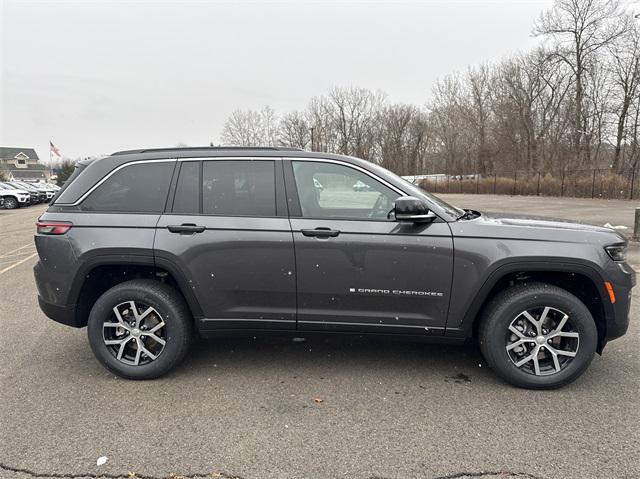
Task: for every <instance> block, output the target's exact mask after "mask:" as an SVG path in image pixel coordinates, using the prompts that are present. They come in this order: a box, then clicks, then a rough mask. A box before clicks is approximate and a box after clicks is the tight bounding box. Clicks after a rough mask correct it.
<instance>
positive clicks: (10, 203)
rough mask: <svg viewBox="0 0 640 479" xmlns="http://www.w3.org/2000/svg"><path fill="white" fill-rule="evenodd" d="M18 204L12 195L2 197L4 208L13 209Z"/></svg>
mask: <svg viewBox="0 0 640 479" xmlns="http://www.w3.org/2000/svg"><path fill="white" fill-rule="evenodd" d="M18 206H20V204H19V203H18V200H16V199H15V198H13V197H12V196H9V197H7V198H5V199H4V207H5V208H6V209H8V210H13V209H16V208H17V207H18Z"/></svg>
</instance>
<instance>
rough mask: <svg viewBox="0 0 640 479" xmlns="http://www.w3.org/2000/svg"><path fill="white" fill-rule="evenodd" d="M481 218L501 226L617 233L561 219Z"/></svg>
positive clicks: (484, 215) (489, 214)
mask: <svg viewBox="0 0 640 479" xmlns="http://www.w3.org/2000/svg"><path fill="white" fill-rule="evenodd" d="M481 218H483V219H484V220H485V221H487V222H489V223H496V224H499V225H503V226H523V227H530V228H553V229H566V230H580V231H592V232H601V233H612V232H613V233H617V231H616V230H614V229H612V228H606V227H604V226H595V225H590V224H587V223H581V222H577V221H572V220H565V219H562V218H547V217H544V216H536V215H519V214H513V213H493V212H486V213H482V216H481Z"/></svg>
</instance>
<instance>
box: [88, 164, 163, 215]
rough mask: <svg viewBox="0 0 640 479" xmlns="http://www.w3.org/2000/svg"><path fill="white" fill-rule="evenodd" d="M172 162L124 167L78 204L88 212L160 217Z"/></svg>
mask: <svg viewBox="0 0 640 479" xmlns="http://www.w3.org/2000/svg"><path fill="white" fill-rule="evenodd" d="M174 164H175V162H173V161H171V162H163V163H142V164H137V165H131V166H125V167H124V168H122V169H121V170H118V171H116V172H115V173H114V174H113V175H111V176H110V177H109V178H107V180H106V181H105V182H104V183H102V184H101V185H100V186H98V187H97V188H96V189H95V190H94V191H93V193H91V194H90V195H89V197H88V198H87V199H86V200H84V201H83V202H82V205H81V208H82V209H83V210H89V211H127V212H137V213H160V212H162V211H163V210H164V205H165V201H166V199H167V192H168V190H169V183H170V182H171V173H172V171H173V167H174Z"/></svg>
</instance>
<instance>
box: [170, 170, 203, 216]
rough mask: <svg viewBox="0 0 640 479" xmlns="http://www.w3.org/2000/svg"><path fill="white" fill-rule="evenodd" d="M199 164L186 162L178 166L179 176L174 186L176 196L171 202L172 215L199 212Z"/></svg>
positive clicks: (195, 213)
mask: <svg viewBox="0 0 640 479" xmlns="http://www.w3.org/2000/svg"><path fill="white" fill-rule="evenodd" d="M199 184H200V162H199V161H186V162H183V163H182V164H181V166H180V175H179V176H178V183H177V184H176V195H175V197H174V200H173V209H172V211H173V212H174V213H184V214H194V215H197V214H198V213H199V211H200V205H199V202H198V195H199V194H200V188H199V186H198V185H199Z"/></svg>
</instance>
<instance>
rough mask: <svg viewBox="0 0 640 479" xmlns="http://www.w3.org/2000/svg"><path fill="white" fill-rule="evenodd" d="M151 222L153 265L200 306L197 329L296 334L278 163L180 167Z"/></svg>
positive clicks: (200, 163)
mask: <svg viewBox="0 0 640 479" xmlns="http://www.w3.org/2000/svg"><path fill="white" fill-rule="evenodd" d="M170 197H172V199H171V198H170V202H169V206H168V209H167V211H166V212H165V214H163V215H162V216H161V218H160V220H159V222H158V226H157V232H156V239H155V244H154V251H155V257H156V262H157V264H158V266H161V267H166V268H167V269H170V268H176V269H177V270H178V271H176V272H175V273H174V274H176V275H178V276H179V277H181V278H182V281H183V282H184V283H185V284H186V286H187V287H188V288H189V289H190V290H191V293H192V294H193V295H194V296H195V298H196V299H197V303H198V304H199V305H200V308H201V310H202V311H201V312H200V313H201V314H200V316H201V317H200V318H199V320H200V322H201V327H202V328H203V329H219V328H229V329H251V328H259V329H262V328H272V329H295V319H296V318H295V312H296V311H295V301H296V298H295V277H294V272H295V261H294V250H293V238H292V234H291V228H290V225H289V221H288V219H287V214H286V199H285V197H284V179H283V173H282V164H281V161H280V160H278V159H276V160H274V159H259V158H256V159H205V160H185V161H180V166H179V172H178V176H177V181H176V182H174V185H173V188H172V192H170Z"/></svg>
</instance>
